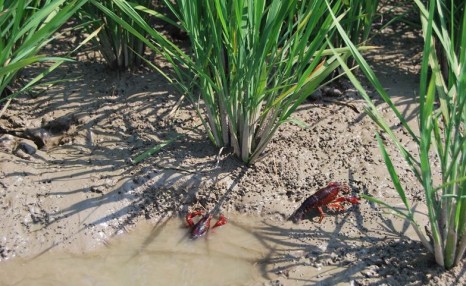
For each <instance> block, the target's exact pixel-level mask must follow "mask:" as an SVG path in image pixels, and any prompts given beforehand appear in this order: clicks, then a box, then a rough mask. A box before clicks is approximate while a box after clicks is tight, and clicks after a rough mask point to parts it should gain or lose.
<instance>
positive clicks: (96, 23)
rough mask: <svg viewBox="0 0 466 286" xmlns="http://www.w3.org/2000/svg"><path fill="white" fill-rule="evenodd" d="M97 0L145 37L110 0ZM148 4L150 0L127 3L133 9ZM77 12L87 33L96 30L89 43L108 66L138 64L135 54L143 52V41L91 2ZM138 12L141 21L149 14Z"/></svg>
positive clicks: (145, 6) (121, 68)
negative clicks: (93, 45)
mask: <svg viewBox="0 0 466 286" xmlns="http://www.w3.org/2000/svg"><path fill="white" fill-rule="evenodd" d="M98 3H99V4H101V5H103V6H104V7H106V8H107V9H108V10H110V11H112V12H113V13H114V14H115V16H116V17H119V18H122V19H124V21H126V22H128V23H129V24H130V25H132V26H133V27H135V29H136V30H137V31H138V32H139V33H140V34H141V35H142V36H144V37H145V35H146V34H145V32H144V30H143V29H141V28H138V26H137V25H134V22H133V21H132V20H131V18H129V17H127V16H126V14H125V13H124V12H122V11H121V9H119V7H118V5H116V4H115V3H114V1H111V0H104V1H99V2H98ZM151 3H152V1H151V0H136V1H133V2H131V6H132V7H133V8H135V9H147V8H150V6H151ZM78 15H79V18H80V19H81V21H82V23H83V24H84V25H83V26H84V27H85V29H86V30H87V32H88V33H89V34H90V33H93V32H94V31H98V34H97V37H95V38H94V39H93V42H94V44H95V45H96V46H97V47H98V49H99V51H100V53H101V54H102V56H103V58H104V59H105V62H106V63H107V65H108V66H109V67H110V68H112V69H119V70H125V69H128V68H131V67H136V66H138V65H140V64H141V63H142V59H141V57H140V56H139V55H143V54H144V49H145V45H144V41H142V40H141V39H139V38H138V37H137V36H135V35H134V34H132V33H130V32H128V30H127V29H125V28H124V27H123V26H121V25H120V24H118V22H116V21H114V20H113V19H112V17H109V16H108V15H107V14H105V13H104V12H102V10H100V9H96V7H95V6H94V5H92V4H91V3H88V4H86V5H84V6H83V7H82V9H80V10H79V13H78ZM141 15H143V16H144V17H143V19H144V20H145V21H147V20H148V18H149V16H150V14H148V13H141Z"/></svg>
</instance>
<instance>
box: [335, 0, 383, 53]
mask: <svg viewBox="0 0 466 286" xmlns="http://www.w3.org/2000/svg"><path fill="white" fill-rule="evenodd" d="M342 2H343V5H344V10H345V11H347V14H346V15H345V18H343V19H342V20H341V21H340V25H341V26H342V27H343V29H344V30H345V32H346V34H347V35H348V36H349V38H350V39H351V41H352V42H353V43H355V44H361V43H365V42H366V41H367V39H368V38H369V35H370V32H371V29H372V23H373V21H374V18H375V17H376V14H377V8H378V6H379V0H343V1H342ZM339 39H340V35H339V34H338V33H336V34H335V41H336V43H335V44H334V45H335V46H340V44H338V41H339ZM341 44H342V45H343V46H346V45H345V44H344V43H341Z"/></svg>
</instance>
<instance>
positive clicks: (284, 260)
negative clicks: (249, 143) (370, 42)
mask: <svg viewBox="0 0 466 286" xmlns="http://www.w3.org/2000/svg"><path fill="white" fill-rule="evenodd" d="M411 29H412V28H411V27H410V28H407V27H406V26H404V25H403V24H402V23H400V24H398V25H397V26H396V27H389V28H385V29H384V30H383V31H381V32H382V33H381V35H379V36H377V37H376V38H375V39H374V44H376V45H379V46H380V47H381V49H380V50H377V51H375V52H373V53H372V54H371V58H372V60H371V62H372V64H373V66H374V68H375V70H376V71H377V74H378V75H379V76H380V78H381V80H382V82H383V84H384V86H386V87H387V89H388V91H389V93H390V95H391V96H393V98H394V100H395V101H396V102H397V105H398V106H400V107H401V108H402V110H403V112H404V115H406V116H407V118H409V119H410V120H412V121H411V122H412V123H413V126H414V125H415V122H416V121H415V119H416V107H415V106H416V105H415V102H416V99H415V98H414V94H415V91H416V90H417V88H418V83H417V81H418V75H417V73H418V64H417V63H418V62H419V58H420V51H421V45H422V40H421V39H420V38H419V37H418V36H417V35H415V34H413V33H412V32H410V30H411ZM29 72H34V69H31V71H29ZM53 78H55V79H60V78H67V79H69V80H67V81H65V82H64V83H63V84H60V85H55V86H53V87H50V88H48V89H46V90H44V92H43V93H41V94H37V96H34V97H32V96H30V95H28V96H22V97H20V98H18V99H17V100H16V101H15V102H14V103H13V104H12V105H11V107H10V108H9V110H8V111H7V112H6V114H5V115H4V117H3V118H2V119H0V124H1V125H0V126H1V130H3V131H2V132H3V133H8V134H3V135H2V136H1V138H0V147H1V149H2V151H1V159H0V163H1V168H0V197H1V201H0V203H1V208H0V216H1V217H2V220H1V221H0V227H1V229H2V234H1V237H0V259H2V260H7V259H11V258H12V257H15V256H19V257H31V256H36V255H39V254H41V253H45V252H47V251H60V250H62V249H67V250H70V251H73V252H76V253H81V252H87V251H90V250H92V249H95V248H96V247H98V246H100V245H102V244H103V243H105V242H107V241H108V240H109V239H111V238H112V237H113V236H115V235H118V234H121V233H124V232H126V231H130V230H131V229H132V228H133V227H134V225H137V224H138V222H141V221H146V220H149V221H151V222H156V221H158V220H160V219H162V218H166V217H171V216H178V215H184V214H186V213H187V212H188V211H190V210H193V209H194V208H205V209H208V210H211V209H215V208H218V210H219V211H221V212H223V213H225V214H227V215H228V214H233V213H244V214H248V215H251V216H261V217H263V218H264V219H266V220H271V221H274V222H282V226H281V228H280V229H279V228H275V229H274V231H276V232H277V233H282V235H286V236H287V237H288V238H287V241H288V243H289V247H288V244H283V245H282V246H281V247H282V249H284V252H283V251H282V252H279V253H278V252H277V253H276V254H275V256H272V257H268V258H267V259H270V261H274V260H275V262H274V263H273V264H271V263H270V261H268V262H267V263H268V265H273V266H271V267H269V268H264V273H263V274H264V279H265V281H268V282H267V284H270V285H314V284H319V285H335V284H338V283H342V285H346V284H347V283H351V285H453V284H457V285H459V284H464V283H465V282H466V280H465V275H464V268H463V264H461V265H459V266H457V267H455V268H454V269H452V270H450V271H446V272H445V271H443V270H442V269H441V268H440V267H438V266H437V265H436V264H435V262H434V260H433V258H432V255H430V254H429V253H427V252H426V250H425V249H424V248H423V246H422V244H421V243H420V242H419V241H418V239H417V237H416V236H415V234H414V231H413V230H412V228H411V227H410V226H409V225H408V224H407V223H406V222H404V221H402V220H401V219H398V218H395V217H394V216H393V215H391V214H389V213H387V212H386V210H384V209H381V208H380V207H379V206H377V205H374V204H372V203H369V202H367V201H362V202H361V204H360V205H357V206H352V207H349V208H348V210H347V211H345V212H341V213H332V212H329V214H328V215H327V217H326V218H325V219H324V220H323V222H322V223H321V224H319V223H317V220H318V215H317V214H313V215H312V216H311V218H310V219H306V220H304V221H302V222H300V223H299V224H293V223H291V222H289V221H287V220H286V219H287V218H288V217H289V216H290V215H291V214H292V213H293V211H294V210H295V209H296V208H297V207H299V205H300V203H301V202H302V201H303V200H304V199H305V198H306V197H308V196H309V195H310V194H312V193H313V192H314V191H315V190H317V189H319V188H321V187H323V186H325V185H327V184H328V183H329V182H331V181H338V182H345V183H347V184H349V185H350V187H351V189H352V191H353V192H354V194H368V195H372V196H374V197H377V198H379V199H382V200H384V201H385V202H388V203H390V204H393V205H399V206H400V207H401V206H402V203H401V200H400V199H399V197H398V195H397V193H396V191H395V189H394V187H393V185H392V183H391V181H390V178H389V176H388V173H387V171H386V169H385V166H384V163H383V161H382V159H381V156H380V154H379V151H378V148H377V143H376V141H375V135H374V134H375V132H376V130H377V128H376V127H375V126H374V125H373V124H372V123H371V120H370V119H369V118H368V117H367V116H366V115H365V113H364V102H363V101H362V99H361V98H360V97H359V96H358V94H357V93H356V92H355V91H354V90H353V89H352V88H351V86H350V85H348V84H347V83H342V84H341V85H342V86H340V87H339V89H340V90H341V91H342V93H343V94H342V95H341V96H338V97H331V96H330V95H331V94H330V93H326V92H321V93H318V94H315V95H316V96H313V97H311V98H310V100H309V101H308V102H306V103H305V104H303V105H302V106H300V108H299V110H298V111H297V112H296V113H295V114H294V115H293V117H295V118H297V119H299V120H301V121H303V122H305V123H306V124H308V125H309V128H307V129H303V128H301V127H298V126H296V125H293V124H285V125H283V126H282V127H281V128H280V130H279V131H278V132H277V134H276V135H275V137H274V140H273V141H272V142H271V143H270V145H269V147H268V149H267V150H266V156H265V157H264V158H263V159H262V160H261V161H259V162H258V163H257V164H255V165H254V166H252V167H249V168H247V167H244V166H243V165H242V164H241V163H240V162H239V161H238V160H237V159H236V158H234V157H233V155H232V154H231V153H230V151H229V150H222V152H220V151H219V150H218V149H217V148H215V147H214V146H213V145H212V144H211V143H210V142H209V141H208V139H207V137H206V136H205V133H204V131H203V129H202V126H201V122H200V120H199V119H198V118H197V117H196V116H195V112H194V111H193V110H192V109H191V108H190V106H189V104H188V103H187V101H183V102H182V104H181V106H180V108H179V109H177V110H176V112H173V111H174V107H175V106H176V104H177V102H178V100H179V98H180V96H179V94H177V93H176V92H175V91H174V90H173V89H172V88H171V87H170V85H169V84H168V83H167V82H166V81H165V80H164V78H162V77H161V76H159V75H158V74H157V73H155V72H151V71H147V70H144V71H140V72H134V73H114V72H112V71H108V70H106V68H105V67H104V65H103V64H102V63H100V62H96V61H91V60H88V61H81V62H75V63H73V64H67V65H66V66H63V67H61V68H60V70H58V71H57V72H55V73H54V74H53V75H52V79H53ZM379 103H380V101H379ZM379 108H380V111H381V112H383V113H384V114H386V116H387V119H388V120H389V122H390V123H391V124H393V126H395V127H396V126H397V121H396V120H395V119H394V118H393V116H392V115H391V113H390V112H389V110H388V108H387V107H386V106H385V105H384V104H380V105H379ZM1 130H0V131H1ZM396 132H397V134H398V135H399V136H400V137H401V138H407V137H405V136H406V135H405V134H403V132H402V131H401V130H397V131H396ZM178 134H181V135H182V136H181V137H179V138H178V139H177V140H175V142H174V143H172V144H170V145H168V146H167V147H165V148H163V149H162V150H161V151H160V152H158V153H157V154H155V155H154V156H152V157H150V158H149V159H147V160H145V161H143V162H142V163H140V164H137V165H134V164H132V159H134V158H135V157H136V156H137V155H139V154H141V153H142V152H144V151H145V150H148V149H149V148H151V147H153V146H155V145H157V144H159V143H161V142H162V141H165V140H168V139H171V138H174V137H175V136H177V135H178ZM402 142H403V143H404V144H406V146H408V148H410V149H411V150H413V151H415V146H414V144H412V143H410V142H409V141H406V140H404V141H402ZM387 144H388V146H389V149H390V153H391V154H392V156H393V158H392V159H393V160H394V163H395V165H396V168H397V169H398V170H399V174H400V177H401V179H402V183H403V185H404V186H405V187H406V189H407V192H408V195H409V200H410V201H411V202H412V203H413V204H414V205H416V204H417V206H418V207H417V209H418V217H417V219H418V221H419V222H420V223H421V225H422V224H425V221H426V219H425V212H424V211H423V209H424V203H423V192H422V189H421V188H420V187H419V185H418V183H417V182H416V180H415V178H414V176H413V174H411V173H410V172H409V170H408V167H407V165H406V164H405V163H404V161H403V160H402V158H401V156H399V155H398V154H397V153H396V151H395V149H394V148H393V145H391V144H390V143H389V142H387ZM264 263H265V262H264ZM328 267H331V268H332V270H331V271H330V270H329V271H322V272H320V274H318V275H317V276H315V275H314V274H315V273H316V269H317V270H320V269H324V270H325V269H329V268H328ZM311 274H312V275H311Z"/></svg>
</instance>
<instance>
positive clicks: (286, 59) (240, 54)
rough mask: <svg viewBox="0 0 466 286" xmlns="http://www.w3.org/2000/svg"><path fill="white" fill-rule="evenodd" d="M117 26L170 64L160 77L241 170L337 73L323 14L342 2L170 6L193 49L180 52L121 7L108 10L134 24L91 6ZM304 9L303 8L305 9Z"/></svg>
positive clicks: (180, 0)
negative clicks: (234, 157) (230, 153)
mask: <svg viewBox="0 0 466 286" xmlns="http://www.w3.org/2000/svg"><path fill="white" fill-rule="evenodd" d="M91 2H92V3H94V5H97V7H98V8H99V9H101V10H102V11H103V12H104V13H106V14H107V15H108V16H110V17H112V19H114V20H115V21H117V22H118V23H119V24H120V25H122V26H124V27H125V28H127V29H129V31H130V32H132V33H135V35H136V36H137V37H140V38H141V39H142V38H143V35H142V34H141V33H139V32H138V31H137V30H136V29H135V28H134V24H136V25H138V27H141V28H143V29H144V30H145V32H147V33H148V34H149V35H150V37H151V41H146V44H147V45H148V46H149V47H150V48H151V49H153V50H155V51H156V52H158V53H160V54H161V55H163V56H165V58H166V59H167V60H168V61H169V62H170V63H171V64H172V69H173V73H174V77H172V76H169V75H166V76H167V78H168V79H169V80H171V81H172V82H173V83H175V84H176V85H177V86H178V87H179V89H180V90H181V92H182V93H183V94H186V95H187V96H188V98H189V99H190V100H191V101H192V103H193V104H194V106H195V108H196V110H197V111H198V114H199V116H200V118H201V120H202V123H203V126H204V127H205V130H206V131H207V134H208V136H209V138H210V139H211V141H212V142H213V143H214V144H215V145H216V146H218V147H226V146H231V147H232V149H233V151H234V153H235V154H236V155H237V156H238V157H239V158H240V159H241V160H242V161H244V162H245V163H247V164H253V163H254V162H255V161H256V160H257V159H259V158H260V156H261V155H262V154H263V151H264V149H265V148H266V146H267V144H268V143H269V142H270V140H271V139H272V136H273V135H274V133H275V132H276V130H277V129H278V127H279V126H280V125H281V124H283V123H285V122H287V120H289V117H290V115H291V114H292V112H293V111H294V110H296V108H297V107H298V106H299V104H300V103H301V102H303V101H304V100H305V99H306V97H307V96H309V95H310V94H311V93H312V92H313V91H314V90H316V89H317V88H318V87H319V86H320V85H321V84H322V83H323V81H324V80H325V78H326V77H327V76H328V75H330V74H331V73H332V71H334V70H335V69H336V68H337V67H338V66H339V62H338V60H337V58H338V56H339V57H341V58H346V57H348V56H349V51H348V49H345V48H339V49H338V50H337V51H338V56H337V55H334V54H333V53H332V52H331V51H330V50H328V49H327V47H328V44H327V40H326V38H327V37H332V35H333V33H334V31H335V26H334V24H333V23H334V22H333V19H332V17H331V16H330V13H329V10H332V11H333V13H340V12H341V9H342V2H341V1H332V4H330V5H329V6H327V5H326V2H322V1H308V2H304V1H299V0H291V1H284V0H270V1H264V0H262V1H256V0H241V1H237V0H234V1H233V0H224V1H220V0H176V1H174V3H175V5H174V4H172V3H171V1H168V0H167V1H165V4H166V5H167V6H168V7H169V8H170V9H171V11H172V12H173V14H174V15H175V16H176V17H177V19H178V21H179V22H180V23H181V24H180V25H181V26H182V28H183V29H184V30H185V31H186V33H187V35H188V37H189V39H190V42H191V50H190V51H189V52H187V53H185V52H183V51H182V50H181V49H180V48H179V47H177V46H176V45H175V44H173V43H172V42H170V41H168V40H167V39H166V38H164V37H163V36H162V35H161V34H160V33H159V32H157V31H155V30H154V29H152V28H151V27H150V26H149V25H148V24H147V22H146V21H144V19H143V18H142V17H141V16H140V15H139V14H138V13H136V11H135V10H134V9H133V7H131V5H130V4H128V2H126V1H124V0H115V1H114V2H113V3H114V4H115V5H117V6H118V7H119V8H120V9H121V10H122V11H125V13H126V14H127V15H128V16H129V17H131V18H132V19H131V21H132V23H134V24H130V23H129V22H127V21H124V19H121V18H119V17H118V16H117V15H116V14H115V13H114V12H113V11H111V10H109V9H107V8H106V7H104V6H103V5H100V4H99V3H97V1H95V0H91ZM304 3H305V4H304Z"/></svg>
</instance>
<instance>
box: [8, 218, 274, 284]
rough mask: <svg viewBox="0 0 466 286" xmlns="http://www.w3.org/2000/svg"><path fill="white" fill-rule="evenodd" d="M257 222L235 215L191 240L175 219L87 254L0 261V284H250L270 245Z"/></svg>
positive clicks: (141, 227) (140, 229)
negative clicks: (235, 216)
mask: <svg viewBox="0 0 466 286" xmlns="http://www.w3.org/2000/svg"><path fill="white" fill-rule="evenodd" d="M230 221H231V220H230ZM253 224H255V225H256V227H255V228H253V227H252V225H253ZM257 224H258V221H255V222H251V221H250V219H246V218H241V217H238V218H235V220H234V222H230V223H228V224H227V225H225V226H223V227H221V228H217V229H215V230H214V231H212V232H210V233H209V235H208V236H207V237H202V238H199V239H197V240H194V241H193V240H191V239H189V238H188V235H187V233H188V231H187V229H186V228H185V227H184V225H183V222H182V221H181V220H180V219H171V220H168V221H165V222H163V223H160V224H158V225H155V226H154V225H148V224H143V225H139V226H138V227H137V228H136V229H135V230H134V231H131V232H130V233H129V234H126V235H122V236H121V237H118V238H116V239H114V240H112V241H111V243H110V244H109V245H108V247H102V249H100V250H97V251H95V252H92V253H87V254H83V255H76V254H69V253H58V252H53V251H51V252H47V253H45V254H43V255H41V256H38V257H35V258H32V259H28V260H23V259H11V260H9V261H5V262H2V263H1V264H0V285H245V284H247V285H250V284H251V283H252V284H254V282H253V281H259V280H260V277H263V275H262V274H261V270H260V267H259V266H258V264H257V262H258V261H259V260H260V259H261V258H263V257H264V256H266V255H267V252H268V250H267V248H269V247H270V245H268V244H267V243H264V241H263V240H262V239H261V238H260V237H261V235H258V233H257V232H256V230H257V229H258V228H257ZM259 229H260V228H259Z"/></svg>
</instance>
